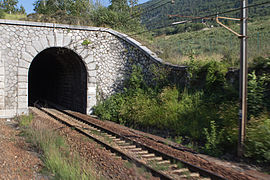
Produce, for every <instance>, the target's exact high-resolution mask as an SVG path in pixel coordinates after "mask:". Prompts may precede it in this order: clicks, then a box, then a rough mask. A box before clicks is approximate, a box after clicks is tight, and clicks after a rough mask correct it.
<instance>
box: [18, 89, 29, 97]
mask: <svg viewBox="0 0 270 180" xmlns="http://www.w3.org/2000/svg"><path fill="white" fill-rule="evenodd" d="M27 94H28V92H27V89H19V90H18V95H19V96H27Z"/></svg>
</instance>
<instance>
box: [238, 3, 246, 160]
mask: <svg viewBox="0 0 270 180" xmlns="http://www.w3.org/2000/svg"><path fill="white" fill-rule="evenodd" d="M241 7H242V9H241V36H240V38H241V49H240V78H239V79H240V81H239V82H240V83H239V84H240V94H239V99H240V109H239V138H238V149H237V155H238V156H239V157H242V156H243V154H244V141H245V136H246V123H247V74H248V69H247V12H248V10H247V0H241Z"/></svg>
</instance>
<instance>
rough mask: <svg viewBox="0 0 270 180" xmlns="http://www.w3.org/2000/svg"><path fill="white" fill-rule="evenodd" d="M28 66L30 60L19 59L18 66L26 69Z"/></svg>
mask: <svg viewBox="0 0 270 180" xmlns="http://www.w3.org/2000/svg"><path fill="white" fill-rule="evenodd" d="M29 66H30V62H28V61H25V60H23V59H21V60H19V67H22V68H26V69H28V68H29Z"/></svg>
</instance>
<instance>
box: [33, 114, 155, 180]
mask: <svg viewBox="0 0 270 180" xmlns="http://www.w3.org/2000/svg"><path fill="white" fill-rule="evenodd" d="M33 110H34V109H31V112H32V113H33V114H34V117H35V121H39V124H40V123H42V124H43V126H45V127H47V128H50V129H53V130H57V131H59V133H60V135H62V136H65V137H66V139H67V142H68V144H69V145H70V147H71V152H70V153H71V154H72V153H79V154H80V156H81V158H83V159H85V160H86V161H87V162H89V163H90V164H91V165H92V166H93V169H95V171H96V173H97V175H98V176H99V177H102V178H104V179H121V180H133V179H134V180H144V179H150V180H152V179H153V180H155V179H158V178H155V177H153V176H151V174H150V173H148V172H145V171H144V170H143V169H141V168H137V167H136V166H135V165H133V164H131V163H129V162H128V161H126V160H122V159H121V158H119V157H117V156H115V155H114V154H112V153H111V152H110V151H108V150H106V149H105V148H104V147H102V146H100V145H99V144H97V143H96V142H94V141H92V140H90V139H89V138H86V137H85V136H83V135H81V134H80V133H78V132H77V131H75V130H73V129H72V128H69V127H67V126H65V125H63V124H61V123H60V122H58V121H56V120H54V119H52V118H51V117H49V116H48V115H46V114H45V113H43V112H40V111H36V110H34V111H33ZM102 178H101V179H102Z"/></svg>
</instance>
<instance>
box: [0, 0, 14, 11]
mask: <svg viewBox="0 0 270 180" xmlns="http://www.w3.org/2000/svg"><path fill="white" fill-rule="evenodd" d="M17 4H18V0H1V1H0V9H3V10H4V11H5V12H6V13H9V14H11V13H15V12H16V11H17V10H18V9H17V8H16V6H17Z"/></svg>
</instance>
